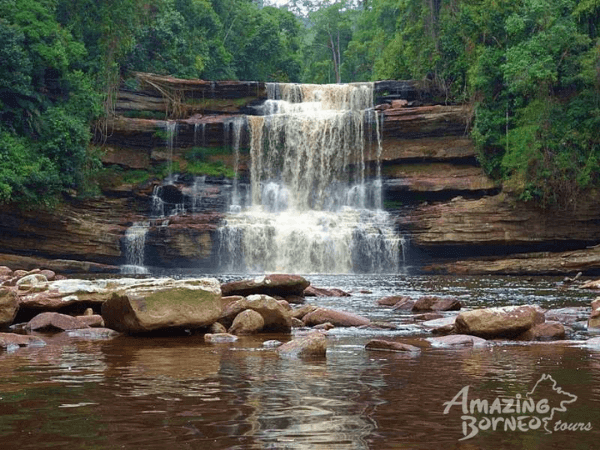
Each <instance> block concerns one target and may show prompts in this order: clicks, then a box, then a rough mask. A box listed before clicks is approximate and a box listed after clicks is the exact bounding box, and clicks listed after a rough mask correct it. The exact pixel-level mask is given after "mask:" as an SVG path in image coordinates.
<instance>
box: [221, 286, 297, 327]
mask: <svg viewBox="0 0 600 450" xmlns="http://www.w3.org/2000/svg"><path fill="white" fill-rule="evenodd" d="M245 309H251V310H253V311H256V312H257V313H259V314H260V315H261V316H262V317H263V319H264V320H265V325H264V331H266V332H282V333H289V332H290V331H291V329H292V316H291V313H290V311H288V310H286V309H285V308H284V307H283V306H281V305H280V304H279V303H278V302H277V300H275V299H274V298H273V297H269V296H268V295H249V296H248V297H247V298H244V299H242V300H238V301H237V302H234V303H232V304H231V305H229V307H228V308H227V309H226V310H225V312H224V313H223V316H222V318H221V321H222V322H223V323H224V324H227V323H233V319H234V318H235V316H237V315H238V314H239V313H240V312H242V311H243V310H245Z"/></svg>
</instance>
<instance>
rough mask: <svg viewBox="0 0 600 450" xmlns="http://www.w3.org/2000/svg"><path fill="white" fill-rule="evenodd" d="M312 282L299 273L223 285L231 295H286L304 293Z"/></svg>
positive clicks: (262, 277) (223, 289)
mask: <svg viewBox="0 0 600 450" xmlns="http://www.w3.org/2000/svg"><path fill="white" fill-rule="evenodd" d="M309 285H310V282H309V281H308V280H306V279H305V278H303V277H301V276H299V275H284V274H275V275H266V276H261V277H257V278H254V279H252V280H240V281H232V282H231V283H225V284H223V285H222V286H221V291H222V293H223V295H224V296H229V295H242V296H247V295H254V294H264V295H270V296H275V295H278V296H281V297H286V296H289V295H302V293H303V292H304V289H306V288H307V287H308V286H309Z"/></svg>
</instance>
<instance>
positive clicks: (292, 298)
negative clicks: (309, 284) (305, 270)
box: [285, 295, 306, 305]
mask: <svg viewBox="0 0 600 450" xmlns="http://www.w3.org/2000/svg"><path fill="white" fill-rule="evenodd" d="M285 300H286V301H287V302H288V303H291V304H293V305H302V304H304V303H305V302H306V299H305V298H304V297H303V296H301V295H288V296H287V297H286V298H285Z"/></svg>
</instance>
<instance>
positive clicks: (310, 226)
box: [219, 83, 402, 273]
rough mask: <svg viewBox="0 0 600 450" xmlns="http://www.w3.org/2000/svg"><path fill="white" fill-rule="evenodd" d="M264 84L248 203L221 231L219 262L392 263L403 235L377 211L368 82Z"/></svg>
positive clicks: (246, 265) (266, 267) (376, 145)
mask: <svg viewBox="0 0 600 450" xmlns="http://www.w3.org/2000/svg"><path fill="white" fill-rule="evenodd" d="M267 91H268V95H269V99H268V100H267V101H266V102H265V104H264V106H263V107H262V108H263V114H264V115H262V116H249V117H248V118H247V120H248V127H249V130H250V156H251V166H250V184H251V186H250V189H251V206H250V207H248V208H246V209H245V210H243V211H240V212H239V213H232V214H229V216H228V217H227V220H226V225H225V226H223V227H222V228H220V230H219V232H220V248H219V256H220V262H221V270H229V271H233V272H245V271H250V272H266V271H269V272H271V271H286V272H299V273H315V272H319V273H348V272H353V271H354V272H395V271H397V269H398V264H399V254H400V251H399V250H400V246H401V245H402V238H401V237H400V236H398V235H397V234H396V233H395V231H394V227H393V224H392V222H391V220H390V217H389V215H388V214H387V213H386V212H384V211H382V210H381V206H382V205H381V203H382V202H381V180H380V174H381V171H380V168H379V157H380V155H381V146H380V139H379V124H378V117H377V113H376V112H375V111H374V110H373V86H372V84H368V83H361V84H349V85H296V84H269V85H267ZM368 162H374V165H375V167H374V169H375V170H374V172H375V173H372V172H373V170H372V169H373V167H372V166H373V164H368ZM236 170H237V169H236ZM235 188H236V186H234V192H235ZM234 199H235V195H234ZM233 204H234V205H236V203H233ZM237 205H239V203H238V204H237ZM237 210H240V208H237V209H236V208H232V210H231V211H232V212H234V211H237Z"/></svg>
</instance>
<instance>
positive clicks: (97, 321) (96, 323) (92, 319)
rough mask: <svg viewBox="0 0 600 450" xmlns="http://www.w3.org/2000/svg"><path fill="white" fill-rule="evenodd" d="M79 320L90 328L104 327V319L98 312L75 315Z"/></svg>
mask: <svg viewBox="0 0 600 450" xmlns="http://www.w3.org/2000/svg"><path fill="white" fill-rule="evenodd" d="M75 318H76V319H77V320H78V321H79V322H81V323H82V324H84V325H87V326H88V327H92V328H104V319H103V318H102V316H101V315H100V314H92V315H91V316H90V315H87V316H85V315H84V316H77V317H75Z"/></svg>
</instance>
